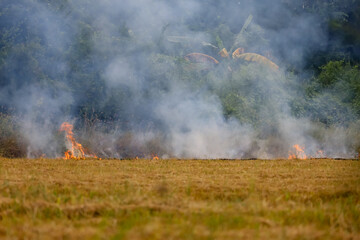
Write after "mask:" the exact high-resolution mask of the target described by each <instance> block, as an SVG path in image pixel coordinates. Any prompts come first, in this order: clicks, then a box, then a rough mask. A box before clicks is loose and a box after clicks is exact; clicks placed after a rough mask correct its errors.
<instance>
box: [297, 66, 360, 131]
mask: <svg viewBox="0 0 360 240" xmlns="http://www.w3.org/2000/svg"><path fill="white" fill-rule="evenodd" d="M359 80H360V70H359V68H358V66H352V65H350V63H345V62H344V61H330V62H329V63H328V64H326V65H325V66H322V67H321V68H320V74H319V76H318V77H316V78H313V80H312V81H311V82H310V83H309V84H308V85H307V87H306V93H307V94H306V102H304V108H305V109H306V110H305V112H306V114H307V115H308V116H310V117H311V118H312V119H313V120H316V121H320V122H322V123H325V124H327V125H332V124H341V125H343V124H345V125H346V124H348V123H349V122H351V121H353V120H355V119H358V118H359V117H360V109H359V106H360V98H359V96H360V81H359ZM306 114H305V115H306Z"/></svg>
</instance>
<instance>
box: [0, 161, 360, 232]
mask: <svg viewBox="0 0 360 240" xmlns="http://www.w3.org/2000/svg"><path fill="white" fill-rule="evenodd" d="M359 170H360V162H359V161H351V160H347V161H336V160H272V161H264V160H253V161H222V160H211V161H209V160H196V161H195V160H186V161H182V160H131V161H130V160H122V161H119V160H113V161H110V160H102V161H99V160H95V159H94V160H91V159H86V160H82V161H77V160H66V161H64V160H61V159H58V160H47V159H40V160H33V159H31V160H30V159H12V160H10V159H0V196H1V197H0V238H3V237H4V238H9V239H10V238H11V239H13V238H21V239H24V238H30V239H34V238H69V239H74V238H76V239H82V238H94V239H97V238H105V239H109V238H113V239H239V238H245V239H246V238H250V239H253V238H259V239H264V238H291V239H302V238H305V239H326V238H331V239H359V236H360V228H359V226H360V187H359V186H360V184H359V183H360V171H359Z"/></svg>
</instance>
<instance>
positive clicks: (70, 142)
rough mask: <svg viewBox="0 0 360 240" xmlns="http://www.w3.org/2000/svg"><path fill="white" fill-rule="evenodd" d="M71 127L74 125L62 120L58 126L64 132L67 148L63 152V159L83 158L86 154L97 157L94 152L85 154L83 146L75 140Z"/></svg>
mask: <svg viewBox="0 0 360 240" xmlns="http://www.w3.org/2000/svg"><path fill="white" fill-rule="evenodd" d="M73 128H74V126H73V125H72V124H70V123H68V122H63V123H62V124H61V126H60V131H64V132H65V134H66V135H65V137H66V140H67V143H66V146H67V148H68V149H69V150H68V151H66V152H65V153H64V159H84V158H85V157H86V156H88V157H94V158H97V157H96V156H95V155H94V154H86V155H85V149H84V147H83V146H82V145H81V144H80V143H78V142H77V141H76V140H75V137H74V133H73V131H72V130H73Z"/></svg>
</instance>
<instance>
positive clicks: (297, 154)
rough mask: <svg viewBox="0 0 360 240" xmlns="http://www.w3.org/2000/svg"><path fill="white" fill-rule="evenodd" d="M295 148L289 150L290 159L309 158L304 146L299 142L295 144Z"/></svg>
mask: <svg viewBox="0 0 360 240" xmlns="http://www.w3.org/2000/svg"><path fill="white" fill-rule="evenodd" d="M293 148H294V149H293V150H292V151H289V159H307V156H306V154H305V151H304V149H305V148H304V147H301V146H300V145H298V144H295V145H294V146H293Z"/></svg>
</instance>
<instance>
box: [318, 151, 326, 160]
mask: <svg viewBox="0 0 360 240" xmlns="http://www.w3.org/2000/svg"><path fill="white" fill-rule="evenodd" d="M316 158H325V154H324V151H323V150H318V151H317V152H316Z"/></svg>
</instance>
